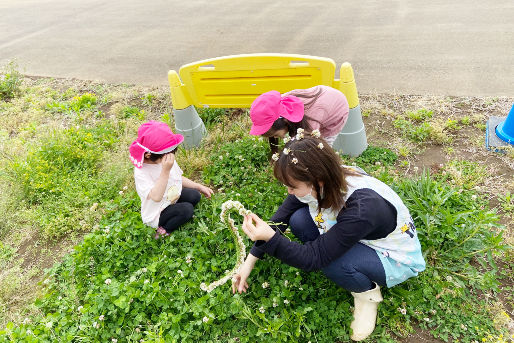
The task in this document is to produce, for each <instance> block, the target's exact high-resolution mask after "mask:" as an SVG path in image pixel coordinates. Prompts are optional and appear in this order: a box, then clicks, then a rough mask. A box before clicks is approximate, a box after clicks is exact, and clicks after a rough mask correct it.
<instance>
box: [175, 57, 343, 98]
mask: <svg viewBox="0 0 514 343" xmlns="http://www.w3.org/2000/svg"><path fill="white" fill-rule="evenodd" d="M334 73H335V63H334V61H333V60H331V59H328V58H321V57H314V56H304V55H285V54H252V55H237V56H226V57H220V58H215V59H210V60H204V61H199V62H195V63H191V64H187V65H184V66H182V67H181V68H180V71H179V74H180V79H181V80H182V82H183V83H184V85H186V87H187V90H188V92H189V96H190V98H191V101H192V104H193V105H195V106H200V107H227V108H229V107H250V105H251V104H252V101H253V100H254V99H255V98H256V97H257V96H259V95H260V94H262V93H265V92H267V91H270V90H277V91H279V92H280V93H284V92H287V91H290V90H293V89H303V88H309V87H313V86H316V85H320V84H324V85H332V83H333V81H334Z"/></svg>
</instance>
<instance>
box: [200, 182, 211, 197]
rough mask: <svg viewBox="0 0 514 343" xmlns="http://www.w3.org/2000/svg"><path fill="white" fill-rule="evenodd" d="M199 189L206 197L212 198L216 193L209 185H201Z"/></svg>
mask: <svg viewBox="0 0 514 343" xmlns="http://www.w3.org/2000/svg"><path fill="white" fill-rule="evenodd" d="M198 191H199V192H200V193H202V194H203V195H205V197H206V198H210V197H211V195H212V194H213V193H214V191H213V190H212V189H210V188H209V187H207V186H204V185H199V186H198Z"/></svg>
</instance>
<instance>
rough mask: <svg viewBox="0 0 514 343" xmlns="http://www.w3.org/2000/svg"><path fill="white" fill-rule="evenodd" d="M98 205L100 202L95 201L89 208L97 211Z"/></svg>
mask: <svg viewBox="0 0 514 343" xmlns="http://www.w3.org/2000/svg"><path fill="white" fill-rule="evenodd" d="M97 207H98V203H97V202H95V203H93V205H91V207H90V208H89V210H90V211H91V212H93V211H96V209H97Z"/></svg>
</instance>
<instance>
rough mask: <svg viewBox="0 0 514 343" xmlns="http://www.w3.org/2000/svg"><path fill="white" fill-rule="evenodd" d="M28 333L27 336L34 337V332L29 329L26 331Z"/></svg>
mask: <svg viewBox="0 0 514 343" xmlns="http://www.w3.org/2000/svg"><path fill="white" fill-rule="evenodd" d="M25 332H26V333H27V335H33V334H34V333H33V332H32V330H30V329H28V330H27V331H25Z"/></svg>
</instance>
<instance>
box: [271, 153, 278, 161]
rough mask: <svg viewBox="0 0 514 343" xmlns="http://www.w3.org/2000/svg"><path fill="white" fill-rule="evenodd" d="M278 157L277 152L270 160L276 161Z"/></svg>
mask: <svg viewBox="0 0 514 343" xmlns="http://www.w3.org/2000/svg"><path fill="white" fill-rule="evenodd" d="M279 157H280V155H279V154H278V152H276V153H274V154H273V155H272V156H271V159H272V160H273V161H278V158H279Z"/></svg>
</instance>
